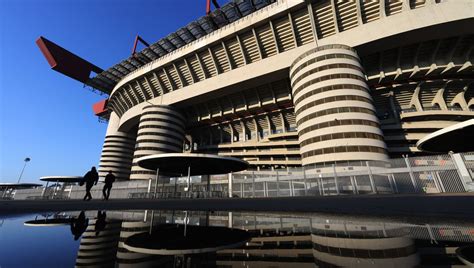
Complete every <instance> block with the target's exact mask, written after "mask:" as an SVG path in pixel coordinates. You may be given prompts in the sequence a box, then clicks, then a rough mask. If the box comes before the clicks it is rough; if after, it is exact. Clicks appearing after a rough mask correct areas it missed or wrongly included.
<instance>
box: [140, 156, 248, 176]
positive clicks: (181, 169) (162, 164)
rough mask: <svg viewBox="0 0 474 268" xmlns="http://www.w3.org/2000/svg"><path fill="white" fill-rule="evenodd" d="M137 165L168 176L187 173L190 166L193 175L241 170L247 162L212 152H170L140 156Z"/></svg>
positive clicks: (245, 166) (246, 165) (245, 167)
mask: <svg viewBox="0 0 474 268" xmlns="http://www.w3.org/2000/svg"><path fill="white" fill-rule="evenodd" d="M138 165H139V166H140V167H142V168H146V169H151V170H156V169H159V172H160V174H163V175H170V176H175V175H178V176H179V175H187V174H188V167H190V168H191V176H195V175H212V174H227V173H230V172H237V171H242V170H245V169H247V167H248V165H249V164H248V163H247V162H246V161H243V160H240V159H238V158H234V157H225V156H219V155H213V154H190V153H171V154H154V155H149V156H144V157H140V158H139V159H138Z"/></svg>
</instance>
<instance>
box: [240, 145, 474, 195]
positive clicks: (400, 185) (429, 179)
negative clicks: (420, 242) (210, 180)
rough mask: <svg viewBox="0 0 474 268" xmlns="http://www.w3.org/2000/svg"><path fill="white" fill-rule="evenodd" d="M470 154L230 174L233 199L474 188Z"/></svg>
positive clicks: (473, 159) (472, 157) (473, 158)
mask: <svg viewBox="0 0 474 268" xmlns="http://www.w3.org/2000/svg"><path fill="white" fill-rule="evenodd" d="M473 170H474V153H466V154H445V155H434V156H422V157H411V158H398V159H390V160H388V162H369V161H366V162H365V166H364V165H363V163H361V162H356V163H354V165H350V163H346V164H344V165H343V166H337V165H332V166H322V167H317V166H316V167H311V168H300V169H293V170H291V171H287V170H284V171H282V170H280V171H254V172H248V171H246V172H241V173H236V174H232V186H231V187H232V196H234V197H280V196H305V195H322V196H325V195H339V194H404V193H420V194H430V193H455V192H471V191H474V183H473V181H472V178H473Z"/></svg>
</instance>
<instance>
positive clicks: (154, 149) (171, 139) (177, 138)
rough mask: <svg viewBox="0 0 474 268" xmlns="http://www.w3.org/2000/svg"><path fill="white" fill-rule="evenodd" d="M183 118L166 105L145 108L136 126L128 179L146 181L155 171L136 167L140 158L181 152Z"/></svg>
mask: <svg viewBox="0 0 474 268" xmlns="http://www.w3.org/2000/svg"><path fill="white" fill-rule="evenodd" d="M184 127H185V118H184V117H183V115H181V113H180V112H179V111H178V110H176V109H175V108H173V107H171V106H168V105H149V106H145V107H144V108H143V111H142V115H141V117H140V123H139V124H138V133H137V139H136V146H135V152H134V155H133V165H132V171H131V175H130V179H143V180H148V179H149V178H150V177H154V176H156V171H153V170H147V169H143V168H141V167H139V166H138V164H137V159H138V158H140V157H142V156H147V155H152V154H163V153H181V152H183V142H184Z"/></svg>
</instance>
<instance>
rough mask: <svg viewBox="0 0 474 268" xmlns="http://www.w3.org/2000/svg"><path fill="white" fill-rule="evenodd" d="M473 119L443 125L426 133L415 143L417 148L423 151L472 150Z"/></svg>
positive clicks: (473, 145) (459, 151) (457, 151)
mask: <svg viewBox="0 0 474 268" xmlns="http://www.w3.org/2000/svg"><path fill="white" fill-rule="evenodd" d="M473 138H474V119H470V120H467V121H464V122H461V123H458V124H454V125H452V126H449V127H445V128H443V129H440V130H438V131H435V132H433V133H431V134H428V135H426V136H425V137H423V138H422V139H420V140H419V141H418V142H417V143H416V147H418V149H419V150H421V151H425V152H436V153H440V152H449V151H453V152H455V153H462V152H472V151H474V142H473Z"/></svg>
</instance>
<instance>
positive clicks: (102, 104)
mask: <svg viewBox="0 0 474 268" xmlns="http://www.w3.org/2000/svg"><path fill="white" fill-rule="evenodd" d="M107 102H108V100H107V99H105V100H101V101H99V102H96V103H94V105H92V110H94V114H95V115H96V116H102V115H104V114H107V112H108V110H107Z"/></svg>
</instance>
